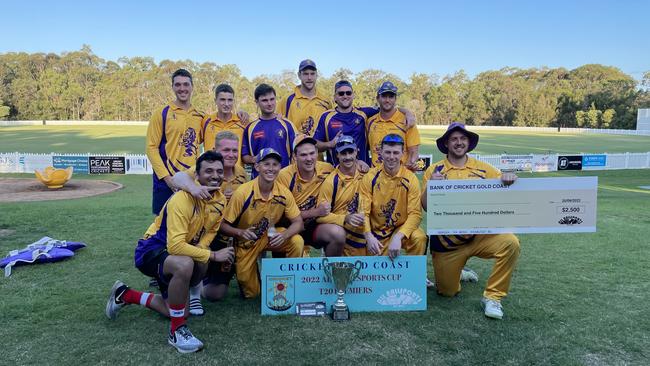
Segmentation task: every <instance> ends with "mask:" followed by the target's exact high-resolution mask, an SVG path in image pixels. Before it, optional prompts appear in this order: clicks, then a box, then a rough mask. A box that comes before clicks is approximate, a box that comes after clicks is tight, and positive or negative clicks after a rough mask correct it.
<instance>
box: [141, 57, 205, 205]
mask: <svg viewBox="0 0 650 366" xmlns="http://www.w3.org/2000/svg"><path fill="white" fill-rule="evenodd" d="M172 90H173V91H174V94H175V95H176V99H175V100H174V101H173V102H171V103H168V104H167V105H166V106H164V107H162V108H160V109H158V110H156V111H155V112H154V114H153V116H152V117H151V120H150V121H149V126H148V127H147V148H146V152H147V157H148V158H149V161H151V165H152V167H153V171H154V173H153V199H152V205H151V206H152V211H153V213H154V214H155V215H158V214H159V213H160V209H161V208H162V206H163V205H164V204H165V202H167V199H169V197H171V195H172V194H173V193H174V190H176V187H175V186H174V185H173V183H172V181H171V179H172V176H173V175H174V174H176V173H178V172H179V171H181V170H184V169H187V168H189V167H190V166H192V165H194V163H195V162H196V157H197V154H198V151H199V145H200V144H201V142H202V134H201V121H202V120H203V117H204V116H203V113H201V112H199V111H197V110H196V109H195V108H194V107H193V106H192V103H191V100H192V74H190V72H189V71H187V70H185V69H178V70H176V71H175V72H174V73H173V74H172Z"/></svg>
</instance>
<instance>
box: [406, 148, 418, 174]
mask: <svg viewBox="0 0 650 366" xmlns="http://www.w3.org/2000/svg"><path fill="white" fill-rule="evenodd" d="M407 151H408V154H409V157H408V160H407V161H406V167H407V168H408V169H410V170H416V169H417V168H418V165H417V161H418V158H419V157H420V145H415V146H409V147H408V150H407Z"/></svg>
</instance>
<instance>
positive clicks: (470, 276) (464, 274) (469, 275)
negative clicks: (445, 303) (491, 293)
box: [460, 267, 478, 282]
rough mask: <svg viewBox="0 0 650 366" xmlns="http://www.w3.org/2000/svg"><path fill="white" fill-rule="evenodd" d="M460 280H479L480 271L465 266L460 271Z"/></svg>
mask: <svg viewBox="0 0 650 366" xmlns="http://www.w3.org/2000/svg"><path fill="white" fill-rule="evenodd" d="M460 282H478V273H476V272H474V271H473V270H472V269H471V268H469V267H464V268H463V270H462V271H461V272H460Z"/></svg>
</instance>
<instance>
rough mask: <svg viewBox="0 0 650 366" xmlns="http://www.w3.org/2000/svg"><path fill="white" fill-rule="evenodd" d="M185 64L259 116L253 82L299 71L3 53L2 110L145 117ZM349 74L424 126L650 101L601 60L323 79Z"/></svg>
mask: <svg viewBox="0 0 650 366" xmlns="http://www.w3.org/2000/svg"><path fill="white" fill-rule="evenodd" d="M181 67H182V68H186V69H188V70H189V71H190V72H192V74H193V77H194V97H193V104H194V105H195V106H196V107H197V108H199V109H200V110H203V111H205V112H213V111H214V110H215V105H214V95H213V88H214V87H215V86H216V85H217V84H219V83H228V84H230V85H232V86H233V88H234V89H235V91H236V95H235V98H236V101H237V108H239V109H242V110H245V111H247V112H249V113H251V114H256V106H255V101H254V98H253V90H254V89H255V86H256V85H258V84H259V83H262V82H265V83H269V84H271V85H272V86H274V87H275V88H276V90H277V92H278V95H279V96H280V97H282V96H286V95H288V94H290V93H291V92H292V91H293V87H294V86H295V85H296V84H297V83H298V79H297V75H296V71H295V70H291V71H284V72H282V73H280V74H275V75H260V76H256V77H254V78H252V79H248V78H246V77H244V76H243V75H242V74H241V71H240V70H239V68H237V66H235V65H218V64H216V63H213V62H204V63H197V62H194V61H191V60H180V61H171V60H163V61H161V62H160V63H155V62H154V60H153V58H152V57H131V58H127V57H123V58H120V59H118V60H117V61H111V60H104V59H102V58H100V57H98V56H97V55H95V54H94V53H93V52H92V50H91V48H90V47H89V46H86V45H85V46H83V47H82V48H81V49H80V50H78V51H74V52H64V53H62V54H54V53H47V54H45V53H33V54H29V53H5V54H0V81H1V82H2V88H0V118H2V119H11V120H138V121H142V120H148V119H149V118H150V116H151V113H152V112H153V110H154V109H155V108H157V107H159V106H160V105H163V104H164V103H166V102H168V101H169V100H171V98H172V97H173V95H172V93H171V87H170V85H171V81H170V75H171V74H172V73H173V72H174V70H176V69H178V68H181ZM341 79H347V80H350V81H351V82H352V84H353V86H354V90H355V94H356V104H357V105H360V106H369V105H374V104H375V92H376V88H377V87H378V86H379V85H380V84H381V82H382V81H384V80H391V81H393V82H394V83H395V84H396V85H397V86H398V87H399V89H400V94H399V96H398V103H399V104H400V105H402V106H404V107H406V108H409V109H410V110H412V111H413V112H414V113H415V115H416V117H417V119H418V123H420V124H438V125H440V124H441V125H444V124H448V123H449V122H452V121H464V122H466V123H467V124H470V125H496V126H540V127H557V126H562V127H588V128H620V129H633V128H634V127H635V125H636V113H637V109H638V108H649V107H650V89H649V88H650V71H647V72H645V74H644V76H643V80H641V81H637V80H635V79H634V78H632V77H631V76H629V75H627V74H625V73H623V72H622V71H621V70H619V69H618V68H615V67H611V66H604V65H598V64H589V65H583V66H580V67H578V68H576V69H573V70H567V69H565V68H547V67H540V68H530V69H520V68H512V67H506V68H502V69H500V70H492V71H485V72H482V73H480V74H478V75H476V76H475V77H474V78H470V77H468V75H467V74H466V73H465V72H464V71H462V70H460V71H458V72H456V73H454V74H453V75H446V76H438V75H436V74H434V73H430V74H427V73H413V74H412V75H411V76H410V77H409V79H408V80H401V79H400V78H399V77H397V76H396V75H394V74H391V73H388V72H385V71H382V70H377V69H367V70H364V71H361V72H359V73H356V74H355V73H353V72H352V71H350V70H349V69H345V68H341V69H338V70H337V71H336V72H334V73H333V74H332V75H331V76H325V75H321V76H320V77H319V80H318V83H317V85H318V86H317V87H318V89H319V90H320V91H321V92H323V93H324V94H326V95H333V86H334V83H336V81H338V80H341Z"/></svg>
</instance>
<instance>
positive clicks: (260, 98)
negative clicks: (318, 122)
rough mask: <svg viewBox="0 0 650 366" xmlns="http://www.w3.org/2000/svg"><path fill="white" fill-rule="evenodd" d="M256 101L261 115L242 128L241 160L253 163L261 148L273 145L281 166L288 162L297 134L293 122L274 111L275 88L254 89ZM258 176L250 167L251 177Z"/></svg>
mask: <svg viewBox="0 0 650 366" xmlns="http://www.w3.org/2000/svg"><path fill="white" fill-rule="evenodd" d="M255 103H256V104H257V106H258V108H259V109H260V117H259V118H258V119H257V120H255V121H253V122H251V124H249V125H248V126H247V127H246V130H244V141H243V143H242V151H241V155H242V160H243V162H244V163H246V164H254V163H255V156H256V155H258V154H259V152H260V151H261V150H262V149H264V148H272V149H273V150H275V152H277V153H278V154H280V158H281V159H280V167H281V168H284V167H286V166H288V165H289V163H291V146H292V145H293V140H294V138H295V136H296V132H295V130H294V127H293V124H292V123H291V122H290V121H289V120H287V119H285V118H282V117H278V116H277V115H276V114H275V105H276V100H275V89H273V87H272V86H270V85H267V84H260V85H258V86H257V88H255ZM256 176H257V171H256V170H255V169H253V172H252V174H251V178H255V177H256Z"/></svg>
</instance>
